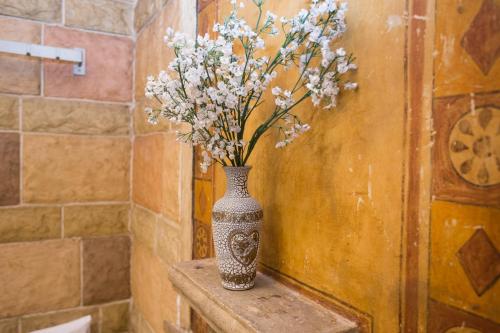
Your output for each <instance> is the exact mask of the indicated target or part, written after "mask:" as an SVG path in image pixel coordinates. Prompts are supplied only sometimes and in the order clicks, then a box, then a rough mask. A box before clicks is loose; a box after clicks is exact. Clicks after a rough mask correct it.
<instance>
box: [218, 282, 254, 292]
mask: <svg viewBox="0 0 500 333" xmlns="http://www.w3.org/2000/svg"><path fill="white" fill-rule="evenodd" d="M254 286H255V283H254V282H252V283H251V284H242V285H235V284H234V283H225V282H224V281H223V282H222V287H224V289H227V290H232V291H244V290H249V289H252V288H253V287H254Z"/></svg>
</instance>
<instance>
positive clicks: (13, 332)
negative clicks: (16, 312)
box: [0, 318, 18, 333]
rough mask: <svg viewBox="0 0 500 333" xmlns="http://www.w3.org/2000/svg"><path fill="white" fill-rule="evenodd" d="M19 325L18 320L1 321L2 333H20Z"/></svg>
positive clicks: (0, 330)
mask: <svg viewBox="0 0 500 333" xmlns="http://www.w3.org/2000/svg"><path fill="white" fill-rule="evenodd" d="M17 324H18V319H17V318H12V319H5V320H0V332H2V333H18V329H17Z"/></svg>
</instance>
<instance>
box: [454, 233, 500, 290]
mask: <svg viewBox="0 0 500 333" xmlns="http://www.w3.org/2000/svg"><path fill="white" fill-rule="evenodd" d="M457 257H458V258H459V259H460V264H461V265H462V268H463V269H464V272H465V273H466V274H467V277H468V279H469V281H470V283H471V285H472V287H473V288H474V291H475V292H476V294H477V295H478V296H481V295H483V294H484V293H485V292H486V291H487V290H488V289H489V288H491V287H492V286H493V285H494V284H495V283H496V281H497V280H498V278H499V277H500V252H498V250H497V249H496V247H495V244H493V241H492V240H491V239H490V237H489V236H488V234H487V233H486V232H485V231H484V229H482V228H479V229H477V230H476V232H475V233H474V234H473V235H472V236H471V238H469V240H468V241H467V242H465V244H464V245H463V246H462V247H461V248H460V249H459V250H458V252H457Z"/></svg>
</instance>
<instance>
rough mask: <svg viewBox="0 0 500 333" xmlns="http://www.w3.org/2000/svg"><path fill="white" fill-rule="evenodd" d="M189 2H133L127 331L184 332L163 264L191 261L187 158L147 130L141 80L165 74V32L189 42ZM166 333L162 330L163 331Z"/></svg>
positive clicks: (165, 132)
mask: <svg viewBox="0 0 500 333" xmlns="http://www.w3.org/2000/svg"><path fill="white" fill-rule="evenodd" d="M195 13H196V1H192V0H189V1H186V0H168V1H164V0H139V1H138V2H137V3H136V7H135V28H136V32H137V41H136V50H135V82H134V85H135V90H134V99H135V108H134V116H133V119H134V140H133V164H132V168H133V171H132V201H133V203H132V221H131V223H132V224H131V233H132V239H133V247H132V259H131V260H132V261H131V288H132V296H133V307H132V312H131V329H132V330H133V331H134V332H140V333H142V332H144V333H150V332H151V333H152V332H154V333H161V332H165V327H167V326H168V327H170V328H175V327H176V328H177V329H181V328H188V326H189V309H188V307H187V304H185V303H184V301H183V300H181V298H180V296H178V295H177V293H176V292H175V291H174V290H173V287H172V285H171V284H170V282H169V280H168V275H167V271H168V268H169V266H170V265H172V264H174V263H176V262H179V261H181V260H189V259H191V228H192V222H191V192H192V191H191V178H192V171H191V168H192V151H191V148H190V147H189V146H188V145H184V144H180V143H179V142H177V141H176V136H175V130H176V129H175V128H172V127H171V126H170V125H169V124H168V123H166V122H162V123H160V124H159V125H156V126H152V125H150V124H149V123H147V121H146V118H145V114H144V107H145V106H146V105H148V102H149V101H145V97H144V88H145V84H146V77H147V76H148V75H157V74H158V73H159V72H160V70H165V69H166V68H167V66H168V64H169V62H170V61H171V59H172V53H171V52H170V51H169V49H168V48H167V47H166V45H165V44H164V43H163V35H164V34H165V30H166V28H167V27H172V28H174V29H176V30H181V31H184V32H185V33H187V34H189V35H191V36H193V35H194V29H195V27H196V25H195V22H196V15H195ZM167 331H168V332H170V331H169V330H167Z"/></svg>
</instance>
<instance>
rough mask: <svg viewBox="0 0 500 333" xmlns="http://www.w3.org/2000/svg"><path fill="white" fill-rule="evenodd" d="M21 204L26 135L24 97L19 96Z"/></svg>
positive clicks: (21, 199)
mask: <svg viewBox="0 0 500 333" xmlns="http://www.w3.org/2000/svg"><path fill="white" fill-rule="evenodd" d="M18 112H19V204H20V205H22V204H23V194H24V188H23V176H24V175H23V166H24V158H23V154H24V149H23V147H24V135H23V99H22V98H19V110H18Z"/></svg>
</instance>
